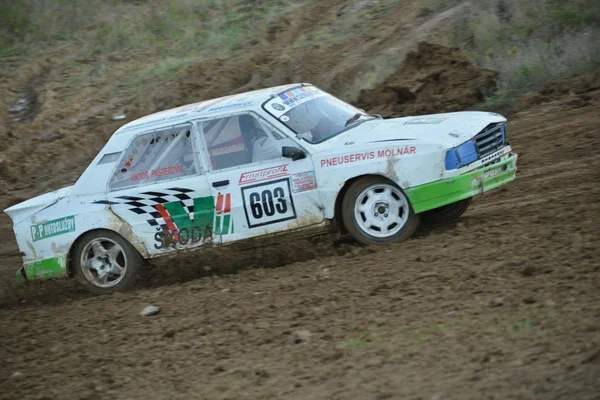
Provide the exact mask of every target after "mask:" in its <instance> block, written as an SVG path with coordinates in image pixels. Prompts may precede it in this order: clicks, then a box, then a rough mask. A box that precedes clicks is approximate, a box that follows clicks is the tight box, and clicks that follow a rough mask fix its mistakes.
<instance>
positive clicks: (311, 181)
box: [292, 171, 317, 193]
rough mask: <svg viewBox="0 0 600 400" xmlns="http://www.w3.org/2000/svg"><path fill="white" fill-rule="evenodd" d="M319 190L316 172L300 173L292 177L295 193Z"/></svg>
mask: <svg viewBox="0 0 600 400" xmlns="http://www.w3.org/2000/svg"><path fill="white" fill-rule="evenodd" d="M316 188H317V180H316V179H315V172H314V171H306V172H300V173H297V174H293V175H292V191H293V192H294V193H298V192H306V191H307V190H314V189H316Z"/></svg>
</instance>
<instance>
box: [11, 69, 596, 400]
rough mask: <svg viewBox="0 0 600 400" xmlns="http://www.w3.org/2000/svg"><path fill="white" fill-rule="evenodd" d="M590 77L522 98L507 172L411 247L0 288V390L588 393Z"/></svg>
mask: <svg viewBox="0 0 600 400" xmlns="http://www.w3.org/2000/svg"><path fill="white" fill-rule="evenodd" d="M599 76H600V75H599V74H596V75H588V76H584V77H577V78H574V79H572V80H570V81H567V82H561V83H559V84H556V85H554V86H552V85H551V86H549V87H547V88H545V89H544V90H542V91H540V93H539V94H538V95H535V96H533V95H532V96H530V98H528V99H525V100H524V101H523V104H522V105H521V106H522V107H525V106H526V107H527V108H525V109H523V110H521V111H518V112H515V113H513V114H511V116H510V122H509V125H508V131H509V135H510V136H509V137H510V141H511V143H512V144H513V146H514V148H515V150H516V151H517V152H518V153H519V155H520V158H519V172H518V178H517V180H516V181H515V182H513V183H511V184H509V185H508V186H506V187H505V188H502V189H499V190H496V191H494V192H492V193H489V195H485V196H482V197H478V198H476V200H475V202H474V204H473V206H472V209H470V210H469V211H468V212H467V213H466V215H465V216H464V217H463V218H462V219H461V220H460V221H459V222H458V223H457V224H456V225H454V226H438V227H431V226H430V227H422V228H421V229H420V230H419V232H418V233H417V235H416V237H415V238H414V239H412V240H410V241H408V242H406V243H403V244H399V245H394V246H390V247H388V248H380V249H365V248H360V247H358V246H356V245H354V244H353V243H352V242H351V241H345V240H343V239H337V240H334V238H333V237H324V238H321V239H320V241H313V242H312V243H311V242H310V241H304V242H300V244H301V246H298V247H299V248H302V246H304V245H305V246H306V247H305V248H310V249H316V250H315V253H316V254H312V255H311V254H308V255H307V254H304V253H302V252H296V253H295V254H296V255H294V254H289V252H287V253H286V254H285V255H280V256H279V257H280V258H279V259H277V258H275V257H273V256H272V255H271V253H270V252H267V253H264V250H263V252H262V253H261V251H260V250H256V251H251V250H248V251H247V254H244V255H241V256H239V257H237V256H236V260H237V263H236V262H233V261H232V260H231V258H230V259H228V258H226V257H225V256H216V258H212V259H204V256H201V255H198V256H195V255H194V256H192V257H190V258H189V259H187V261H181V260H180V261H174V262H172V263H166V264H165V265H161V266H159V271H158V273H157V274H156V275H155V277H154V278H151V279H150V280H149V281H148V282H147V283H145V285H144V286H143V287H142V288H140V289H139V290H136V291H133V292H129V293H121V294H115V295H113V296H103V297H96V296H91V295H88V294H86V293H85V292H82V290H81V289H79V288H78V287H77V286H76V285H74V284H72V283H71V282H45V283H36V284H33V285H32V286H31V287H30V288H29V289H28V290H24V289H14V287H8V288H7V287H6V286H5V288H6V290H13V291H14V292H13V295H12V296H8V297H7V298H8V299H9V300H6V301H5V303H4V304H3V306H2V308H0V321H2V328H1V330H0V342H1V343H2V347H1V350H0V351H1V359H2V364H1V368H0V386H1V387H2V391H1V393H2V394H1V397H2V398H7V399H9V398H11V399H13V398H14V399H25V398H37V399H42V398H43V399H58V398H77V399H101V398H107V397H112V398H123V399H126V398H127V399H138V398H139V399H147V398H182V399H184V398H190V397H194V398H215V399H241V398H248V399H265V398H288V399H308V398H310V399H338V398H339V399H341V398H355V399H598V398H600V390H599V389H600V303H599V301H600V292H599V291H598V285H599V283H600V282H599V277H600V264H599V262H598V260H599V256H600V254H599V249H598V223H599V222H600V221H599V218H598V216H599V215H600V202H599V201H598V199H599V198H600V186H599V185H598V183H599V181H600V179H599V178H600V173H599V172H598V171H599V168H600V157H599V156H598V155H597V154H595V151H594V149H595V148H597V147H598V145H599V144H600V136H599V135H598V132H599V130H600V120H599V118H598V115H600V90H599V89H598V87H599V81H598V77H599ZM590 88H591V89H590ZM517 106H519V103H517ZM279 253H283V252H279ZM311 257H317V258H313V259H310V260H305V259H306V258H311ZM240 259H244V260H245V261H240ZM302 260H304V261H302ZM294 261H297V262H294ZM5 263H6V264H12V265H13V266H16V264H17V263H18V258H16V257H14V256H13V257H11V256H9V255H7V256H6V261H5ZM219 263H222V264H224V265H226V266H228V267H226V268H225V269H224V270H221V272H222V273H218V272H217V273H215V272H216V271H218V270H217V269H216V268H215V266H217V265H218V264H219ZM169 264H171V265H169ZM208 264H210V265H211V266H212V267H213V270H212V272H211V271H210V270H209V268H205V267H206V266H207V265H208ZM248 266H254V267H255V268H247V267H248ZM190 268H191V269H192V270H193V271H195V272H190ZM186 271H187V272H186ZM201 275H202V276H201ZM192 278H197V279H192ZM180 281H182V282H180ZM11 288H12V289H11ZM148 304H155V305H158V306H160V307H161V309H162V310H161V312H160V314H158V315H156V316H153V317H141V316H140V315H139V311H140V310H141V309H142V308H143V307H145V306H146V305H148Z"/></svg>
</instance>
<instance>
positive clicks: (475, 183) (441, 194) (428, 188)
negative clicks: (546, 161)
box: [404, 153, 517, 214]
mask: <svg viewBox="0 0 600 400" xmlns="http://www.w3.org/2000/svg"><path fill="white" fill-rule="evenodd" d="M516 172H517V154H515V153H511V154H510V156H509V157H508V158H506V159H504V160H502V161H500V162H497V163H495V164H492V165H488V166H485V167H480V168H477V169H474V170H471V171H468V172H465V173H464V174H462V175H458V176H454V177H452V178H446V179H441V180H439V181H436V182H432V183H427V184H425V185H420V186H415V187H412V188H408V189H405V191H404V192H405V193H406V196H407V197H408V200H409V201H410V203H411V205H412V207H413V210H414V212H415V214H418V213H421V212H424V211H428V210H432V209H434V208H438V207H442V206H445V205H448V204H452V203H455V202H457V201H460V200H463V199H466V198H469V197H473V196H475V195H478V194H481V193H483V192H487V191H488V190H492V189H495V188H497V187H499V186H502V185H504V184H505V183H508V182H510V181H512V180H514V179H515V174H516Z"/></svg>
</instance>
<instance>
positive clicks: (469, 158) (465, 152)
mask: <svg viewBox="0 0 600 400" xmlns="http://www.w3.org/2000/svg"><path fill="white" fill-rule="evenodd" d="M478 157H479V156H478V155H477V148H475V142H474V141H472V140H469V141H468V142H465V143H463V144H461V145H460V146H458V147H456V148H454V149H450V150H447V151H446V169H447V170H451V169H458V168H460V167H463V166H465V165H469V164H471V163H472V162H473V161H477V158H478Z"/></svg>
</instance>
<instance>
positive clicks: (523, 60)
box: [431, 0, 600, 106]
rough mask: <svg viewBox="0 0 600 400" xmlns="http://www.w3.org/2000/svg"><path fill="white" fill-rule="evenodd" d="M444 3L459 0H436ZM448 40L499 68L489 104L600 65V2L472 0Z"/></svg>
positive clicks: (437, 6)
mask: <svg viewBox="0 0 600 400" xmlns="http://www.w3.org/2000/svg"><path fill="white" fill-rule="evenodd" d="M431 3H432V4H433V5H432V6H431V7H432V8H435V9H443V8H448V7H451V6H453V5H456V4H458V2H457V1H432V2H431ZM443 44H447V45H453V46H459V47H461V48H462V49H463V50H464V51H466V53H467V54H468V56H469V58H470V59H471V60H472V61H473V62H474V63H475V64H477V65H479V66H483V67H486V68H490V69H493V70H495V71H498V73H499V80H498V92H497V93H495V94H494V95H492V96H490V97H489V98H488V99H487V103H488V105H490V106H498V105H507V104H510V103H511V102H512V101H513V100H514V99H515V98H516V97H517V96H519V95H521V94H523V93H526V92H529V91H532V90H536V89H538V88H539V87H541V86H542V85H544V84H545V83H548V82H551V81H555V80H559V79H562V78H565V77H567V76H570V75H574V74H579V73H586V72H591V71H594V70H596V69H597V68H600V2H598V1H596V0H580V1H577V2H566V1H559V0H473V1H472V7H471V8H470V12H469V13H466V14H464V15H463V16H462V17H461V19H460V20H459V21H457V23H456V24H455V25H454V27H453V28H452V32H450V35H449V36H447V37H446V39H445V42H444V43H443Z"/></svg>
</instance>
